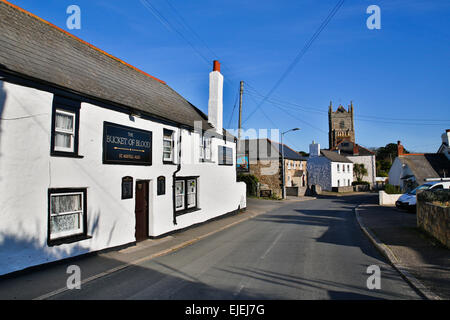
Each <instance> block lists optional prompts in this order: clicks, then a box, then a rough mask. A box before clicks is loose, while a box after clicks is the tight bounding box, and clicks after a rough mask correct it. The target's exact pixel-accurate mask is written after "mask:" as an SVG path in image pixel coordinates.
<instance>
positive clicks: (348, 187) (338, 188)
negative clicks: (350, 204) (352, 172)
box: [331, 186, 353, 192]
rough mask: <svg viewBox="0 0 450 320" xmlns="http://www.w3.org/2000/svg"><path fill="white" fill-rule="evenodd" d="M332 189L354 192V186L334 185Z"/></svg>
mask: <svg viewBox="0 0 450 320" xmlns="http://www.w3.org/2000/svg"><path fill="white" fill-rule="evenodd" d="M331 191H333V192H352V191H353V187H352V186H345V187H333V188H331Z"/></svg>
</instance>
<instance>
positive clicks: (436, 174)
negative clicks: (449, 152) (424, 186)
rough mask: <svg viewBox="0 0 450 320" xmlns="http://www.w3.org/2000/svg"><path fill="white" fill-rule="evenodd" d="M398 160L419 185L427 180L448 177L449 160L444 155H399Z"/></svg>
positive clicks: (449, 171)
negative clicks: (405, 166)
mask: <svg viewBox="0 0 450 320" xmlns="http://www.w3.org/2000/svg"><path fill="white" fill-rule="evenodd" d="M399 160H400V162H401V163H402V164H406V165H407V166H408V167H409V168H410V169H411V171H412V172H413V174H414V176H415V177H416V181H417V182H419V183H422V182H425V179H427V178H443V177H444V175H445V177H449V176H450V160H448V159H447V157H446V156H445V155H444V154H440V153H425V154H423V155H422V154H411V155H408V154H406V155H401V156H400V157H399ZM444 170H445V174H444ZM402 178H406V177H402Z"/></svg>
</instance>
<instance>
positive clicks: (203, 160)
mask: <svg viewBox="0 0 450 320" xmlns="http://www.w3.org/2000/svg"><path fill="white" fill-rule="evenodd" d="M198 161H199V162H205V163H215V162H214V161H212V160H206V159H199V160H198Z"/></svg>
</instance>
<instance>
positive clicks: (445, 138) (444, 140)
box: [442, 129, 450, 147]
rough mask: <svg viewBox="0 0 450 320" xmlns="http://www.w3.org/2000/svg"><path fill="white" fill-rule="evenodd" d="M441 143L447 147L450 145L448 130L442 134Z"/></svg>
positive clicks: (449, 131)
mask: <svg viewBox="0 0 450 320" xmlns="http://www.w3.org/2000/svg"><path fill="white" fill-rule="evenodd" d="M442 143H444V144H445V145H446V146H447V147H448V146H449V143H450V129H447V130H445V133H444V134H442Z"/></svg>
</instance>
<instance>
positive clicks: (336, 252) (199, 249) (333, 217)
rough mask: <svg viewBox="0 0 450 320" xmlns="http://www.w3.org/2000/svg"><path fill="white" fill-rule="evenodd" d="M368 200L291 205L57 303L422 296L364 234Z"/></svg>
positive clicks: (101, 281) (85, 287) (88, 286)
mask: <svg viewBox="0 0 450 320" xmlns="http://www.w3.org/2000/svg"><path fill="white" fill-rule="evenodd" d="M368 199H370V197H368V196H346V197H339V198H336V197H333V198H331V197H330V198H320V199H317V200H311V201H304V202H296V203H291V204H289V205H287V206H284V207H281V208H279V209H276V210H273V211H270V212H268V213H266V214H262V215H259V216H257V217H255V218H253V219H250V220H248V221H245V222H242V223H240V224H238V225H236V226H234V227H231V228H229V229H226V230H223V231H221V232H218V233H216V234H214V235H212V236H210V237H208V238H206V239H203V240H201V241H198V242H196V243H194V244H193V245H190V246H187V247H185V248H183V249H180V250H178V251H176V252H173V253H171V254H168V255H165V256H162V257H159V258H156V259H153V260H149V261H146V262H144V263H142V264H139V265H136V266H131V267H128V268H126V269H124V270H122V271H118V272H115V273H112V274H110V275H108V276H105V277H102V278H99V279H97V280H94V281H91V282H88V283H86V284H84V285H83V286H82V288H81V289H80V290H70V291H66V292H64V293H61V294H59V295H56V296H54V297H52V299H189V300H191V299H202V300H203V299H208V300H210V299H225V300H228V299H313V300H317V299H321V300H322V299H419V298H420V296H418V295H417V293H416V292H415V291H414V290H413V289H412V288H411V287H410V286H409V285H408V284H407V283H406V282H405V281H404V280H403V279H402V278H401V277H400V275H399V274H398V273H397V272H396V271H395V270H394V269H393V268H392V267H391V266H390V265H389V264H388V263H387V262H386V260H385V259H384V258H383V257H382V256H381V255H380V254H379V253H378V251H377V250H376V249H375V248H374V247H373V245H372V244H371V243H370V241H369V240H368V239H367V238H366V236H365V235H364V234H363V232H362V231H361V230H360V228H359V226H358V223H357V221H356V218H355V214H354V211H353V209H354V207H355V206H356V205H357V204H358V203H359V202H361V201H367V200H368ZM371 265H376V266H379V268H380V270H381V275H380V283H381V288H380V289H372V290H369V289H368V288H367V279H368V277H369V276H370V275H371V274H368V273H367V268H368V267H369V266H371Z"/></svg>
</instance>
